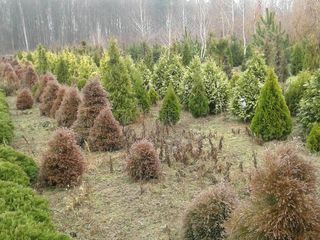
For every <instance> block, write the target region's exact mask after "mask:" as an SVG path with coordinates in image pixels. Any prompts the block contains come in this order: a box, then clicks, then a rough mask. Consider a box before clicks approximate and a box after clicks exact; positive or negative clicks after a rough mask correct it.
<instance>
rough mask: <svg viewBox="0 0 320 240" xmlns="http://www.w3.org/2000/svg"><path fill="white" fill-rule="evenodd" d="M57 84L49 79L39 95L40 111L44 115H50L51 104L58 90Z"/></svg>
mask: <svg viewBox="0 0 320 240" xmlns="http://www.w3.org/2000/svg"><path fill="white" fill-rule="evenodd" d="M59 88H60V86H59V84H58V83H57V82H56V81H50V82H49V83H48V84H47V87H46V88H45V89H44V91H43V94H42V95H41V102H40V106H39V108H40V113H41V115H44V116H48V117H49V116H50V111H51V108H52V106H53V103H54V101H55V100H56V98H57V94H58V91H59Z"/></svg>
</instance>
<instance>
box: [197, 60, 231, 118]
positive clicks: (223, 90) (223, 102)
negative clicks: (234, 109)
mask: <svg viewBox="0 0 320 240" xmlns="http://www.w3.org/2000/svg"><path fill="white" fill-rule="evenodd" d="M203 74H204V76H203V77H204V78H203V84H204V89H205V91H206V94H207V98H208V101H209V112H210V113H211V114H218V113H221V112H223V111H225V110H226V109H227V106H228V98H229V96H228V95H229V93H228V85H227V76H226V74H225V73H224V72H223V71H222V70H221V69H220V68H219V67H218V66H217V65H216V63H215V62H214V61H213V60H208V61H207V62H206V63H205V64H204V67H203Z"/></svg>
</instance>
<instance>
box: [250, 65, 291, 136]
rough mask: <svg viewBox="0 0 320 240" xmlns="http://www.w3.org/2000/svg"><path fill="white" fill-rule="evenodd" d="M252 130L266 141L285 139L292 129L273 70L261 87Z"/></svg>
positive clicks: (286, 107) (288, 113)
mask: <svg viewBox="0 0 320 240" xmlns="http://www.w3.org/2000/svg"><path fill="white" fill-rule="evenodd" d="M251 130H252V132H253V133H254V135H256V136H257V137H259V138H262V139H263V140H265V141H271V140H274V139H285V138H286V137H287V136H288V135H289V134H290V133H291V131H292V119H291V116H290V112H289V109H288V106H287V104H286V101H285V99H284V97H283V95H282V91H281V87H280V85H279V83H278V80H277V77H276V75H275V73H274V71H273V70H271V69H270V70H269V73H268V77H267V80H266V82H265V84H264V86H263V88H262V89H261V93H260V96H259V99H258V105H257V108H256V110H255V114H254V117H253V119H252V122H251Z"/></svg>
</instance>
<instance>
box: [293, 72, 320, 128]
mask: <svg viewBox="0 0 320 240" xmlns="http://www.w3.org/2000/svg"><path fill="white" fill-rule="evenodd" d="M319 93H320V70H318V71H317V72H316V73H315V74H314V76H313V77H312V78H311V80H310V82H309V83H307V84H306V90H305V91H304V93H303V97H302V99H301V101H300V104H299V105H300V109H299V113H298V117H299V121H300V123H301V124H302V126H303V127H304V128H305V129H307V130H310V129H311V127H312V124H313V123H315V122H320V94H319Z"/></svg>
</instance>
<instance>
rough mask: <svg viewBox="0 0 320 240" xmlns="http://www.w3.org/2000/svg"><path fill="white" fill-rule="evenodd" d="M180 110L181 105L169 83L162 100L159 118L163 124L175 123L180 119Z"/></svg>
mask: <svg viewBox="0 0 320 240" xmlns="http://www.w3.org/2000/svg"><path fill="white" fill-rule="evenodd" d="M180 112H181V106H180V102H179V98H178V97H177V95H176V94H175V92H174V90H173V87H172V85H171V84H170V85H169V87H168V89H167V93H166V95H165V97H164V99H163V102H162V106H161V109H160V113H159V119H160V121H161V122H162V123H163V124H165V125H171V124H176V123H177V122H178V121H179V120H180Z"/></svg>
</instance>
